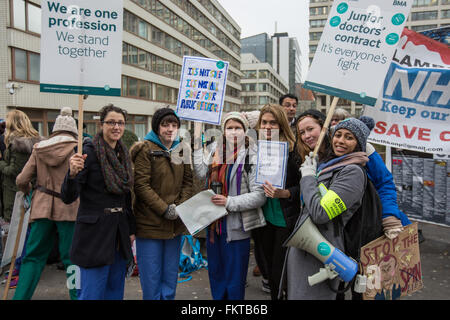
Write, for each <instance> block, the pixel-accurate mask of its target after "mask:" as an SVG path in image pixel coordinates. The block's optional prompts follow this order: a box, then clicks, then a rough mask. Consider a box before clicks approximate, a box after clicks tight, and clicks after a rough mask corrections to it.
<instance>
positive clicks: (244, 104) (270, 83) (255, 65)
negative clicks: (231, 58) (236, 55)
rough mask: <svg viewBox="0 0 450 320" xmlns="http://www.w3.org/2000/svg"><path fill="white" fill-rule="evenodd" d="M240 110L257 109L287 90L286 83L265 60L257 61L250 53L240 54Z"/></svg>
mask: <svg viewBox="0 0 450 320" xmlns="http://www.w3.org/2000/svg"><path fill="white" fill-rule="evenodd" d="M241 70H242V74H243V77H242V80H241V86H242V92H241V110H243V111H252V110H258V109H260V108H261V107H262V106H264V105H265V104H268V103H278V99H279V98H280V96H282V95H283V94H286V93H287V92H288V83H287V82H286V81H285V80H284V79H283V78H282V77H281V76H280V75H279V74H278V73H277V72H276V71H275V69H274V68H272V66H271V65H270V64H269V63H267V62H261V61H259V60H258V59H257V58H256V57H255V55H253V54H252V53H243V54H242V55H241Z"/></svg>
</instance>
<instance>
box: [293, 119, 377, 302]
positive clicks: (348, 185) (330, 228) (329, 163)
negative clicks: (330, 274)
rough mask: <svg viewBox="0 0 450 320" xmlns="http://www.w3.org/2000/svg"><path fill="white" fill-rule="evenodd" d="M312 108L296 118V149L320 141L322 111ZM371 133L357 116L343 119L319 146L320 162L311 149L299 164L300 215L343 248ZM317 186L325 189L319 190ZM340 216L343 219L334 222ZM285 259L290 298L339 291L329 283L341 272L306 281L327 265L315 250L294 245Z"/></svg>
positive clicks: (359, 190)
mask: <svg viewBox="0 0 450 320" xmlns="http://www.w3.org/2000/svg"><path fill="white" fill-rule="evenodd" d="M310 113H311V114H306V115H300V117H299V119H298V122H297V137H298V141H297V143H298V144H301V146H298V148H299V149H298V150H301V148H304V150H308V149H309V150H312V149H314V147H315V144H316V143H317V137H318V135H316V134H315V133H316V131H317V130H318V132H319V133H320V130H321V122H323V120H324V117H323V116H320V115H319V114H318V113H317V112H310ZM369 133H370V130H369V128H368V127H367V126H366V125H365V124H364V123H363V122H361V121H359V120H357V119H355V118H350V119H347V120H345V121H342V122H341V123H339V124H338V125H337V126H336V129H335V131H334V134H333V135H332V137H331V141H330V144H331V148H330V149H328V150H327V148H326V144H325V145H324V147H323V148H321V149H320V150H319V158H320V165H319V166H318V158H317V157H313V156H312V155H313V153H312V152H310V153H309V154H308V155H305V156H304V158H305V160H304V162H303V164H302V166H301V167H300V171H301V176H302V178H301V180H300V190H301V194H302V196H301V199H302V210H301V213H300V219H304V217H306V216H309V217H310V218H311V220H312V222H313V223H314V224H315V225H316V226H317V229H318V231H319V232H320V233H321V235H322V236H323V237H324V238H325V239H326V240H328V241H329V243H330V244H331V245H333V246H334V247H336V248H338V249H340V250H341V251H344V242H343V236H342V234H343V226H345V224H346V223H347V221H349V220H350V218H351V217H352V215H353V214H354V213H355V212H356V210H357V209H358V208H359V207H360V205H361V202H362V198H363V195H364V190H365V186H366V183H367V176H366V173H365V171H364V168H363V166H364V165H365V164H366V163H367V162H368V160H369V159H368V157H367V154H366V152H365V151H366V142H367V137H368V136H369ZM319 186H320V188H321V189H322V195H321V194H319V192H318V190H319ZM338 216H339V217H340V219H341V220H342V224H341V223H339V224H335V223H333V219H335V218H337V217H338ZM336 228H338V230H336ZM321 244H322V243H321ZM326 246H327V245H323V246H322V247H321V248H320V253H319V254H328V252H327V250H326V249H327V248H326ZM329 249H330V250H331V248H329ZM285 264H286V265H285V267H286V271H287V296H288V299H314V300H317V299H325V300H331V299H335V297H336V293H335V292H334V291H333V290H332V289H331V288H330V286H331V287H332V288H334V289H337V287H338V284H339V280H338V279H337V278H335V279H333V280H331V283H330V286H329V284H328V283H326V282H321V283H318V284H315V285H314V286H311V285H310V284H309V283H308V276H311V275H313V274H315V273H316V272H317V271H318V270H319V269H320V268H321V267H323V263H322V262H321V261H319V260H318V259H317V258H316V257H315V256H313V255H312V254H310V253H308V252H307V251H304V250H302V249H299V248H296V247H291V248H290V249H289V251H288V254H287V259H286V263H285Z"/></svg>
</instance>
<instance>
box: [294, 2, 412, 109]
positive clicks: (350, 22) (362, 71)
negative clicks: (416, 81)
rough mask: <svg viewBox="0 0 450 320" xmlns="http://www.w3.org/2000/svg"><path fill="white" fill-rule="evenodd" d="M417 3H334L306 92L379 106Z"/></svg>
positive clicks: (307, 81)
mask: <svg viewBox="0 0 450 320" xmlns="http://www.w3.org/2000/svg"><path fill="white" fill-rule="evenodd" d="M412 2H413V1H412V0H405V1H392V0H378V1H376V2H374V1H373V0H353V1H334V3H333V7H332V8H331V10H330V15H329V17H328V21H327V23H326V25H325V28H324V30H323V33H322V36H321V38H320V41H319V44H318V45H317V51H316V52H315V55H314V59H313V62H312V65H311V67H310V70H309V72H308V76H307V79H306V82H305V84H304V86H303V87H304V88H306V89H310V90H313V91H319V92H323V93H326V94H330V95H332V96H336V97H340V98H344V99H348V100H353V101H356V102H359V103H364V104H368V105H374V104H375V102H376V99H377V97H378V94H379V91H380V89H381V86H382V84H383V80H384V78H385V75H386V72H387V69H388V68H389V64H390V61H391V57H392V54H393V52H394V50H395V47H396V44H397V42H398V40H399V38H400V34H401V32H402V29H403V25H404V24H405V22H406V19H407V17H408V13H409V11H410V8H411V5H412Z"/></svg>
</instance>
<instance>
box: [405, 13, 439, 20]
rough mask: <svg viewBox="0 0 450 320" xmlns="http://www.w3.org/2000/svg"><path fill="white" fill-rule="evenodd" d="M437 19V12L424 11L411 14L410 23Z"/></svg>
mask: <svg viewBox="0 0 450 320" xmlns="http://www.w3.org/2000/svg"><path fill="white" fill-rule="evenodd" d="M437 18H438V12H437V11H424V12H413V13H411V21H418V20H436V19H437Z"/></svg>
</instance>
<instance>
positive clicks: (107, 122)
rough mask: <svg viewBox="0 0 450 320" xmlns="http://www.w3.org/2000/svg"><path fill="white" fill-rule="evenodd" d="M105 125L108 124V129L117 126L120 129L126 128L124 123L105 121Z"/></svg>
mask: <svg viewBox="0 0 450 320" xmlns="http://www.w3.org/2000/svg"><path fill="white" fill-rule="evenodd" d="M103 124H106V125H107V126H108V127H111V128H114V127H115V126H116V125H118V126H119V128H123V127H125V122H123V121H119V122H116V121H103Z"/></svg>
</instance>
